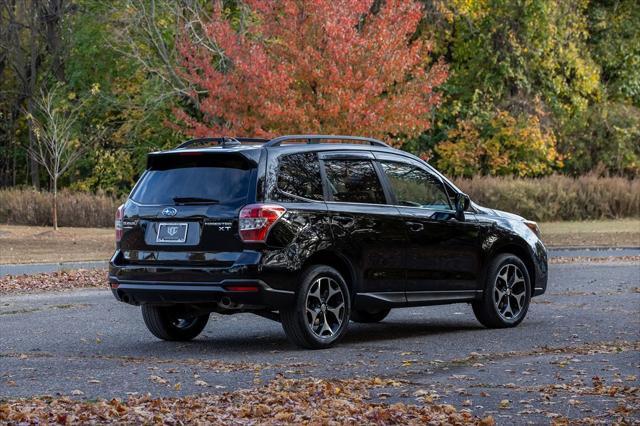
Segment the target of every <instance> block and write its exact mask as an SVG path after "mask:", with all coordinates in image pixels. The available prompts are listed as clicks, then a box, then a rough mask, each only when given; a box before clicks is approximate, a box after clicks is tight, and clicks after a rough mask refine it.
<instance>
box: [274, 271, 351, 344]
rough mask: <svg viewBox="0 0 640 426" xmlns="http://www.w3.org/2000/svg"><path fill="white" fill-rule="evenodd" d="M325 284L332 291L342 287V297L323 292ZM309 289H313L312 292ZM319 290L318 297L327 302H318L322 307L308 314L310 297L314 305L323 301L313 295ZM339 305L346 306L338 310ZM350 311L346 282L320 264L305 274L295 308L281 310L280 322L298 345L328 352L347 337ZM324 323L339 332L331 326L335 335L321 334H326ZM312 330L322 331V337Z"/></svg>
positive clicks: (337, 294) (288, 335) (336, 272)
mask: <svg viewBox="0 0 640 426" xmlns="http://www.w3.org/2000/svg"><path fill="white" fill-rule="evenodd" d="M318 282H319V283H318ZM317 283H318V284H317ZM323 283H324V285H325V288H328V287H326V286H332V287H331V291H334V292H335V291H336V290H337V289H338V288H339V289H340V292H341V294H340V295H339V293H333V294H331V295H329V293H328V291H329V290H328V291H327V292H325V291H324V290H323V287H322V286H323ZM333 283H335V284H333ZM316 284H317V287H316ZM312 286H313V287H312ZM336 286H337V287H336ZM310 290H312V291H311V293H310ZM316 291H317V292H318V294H321V293H322V294H324V295H325V297H326V300H324V298H322V300H324V301H322V302H321V303H319V305H320V306H317V307H314V310H312V312H311V313H308V310H307V302H308V298H311V299H312V302H314V301H315V299H317V300H318V301H320V300H321V298H317V297H316V296H314V294H315V293H316ZM340 302H341V303H342V304H343V306H342V307H341V308H340V307H339V306H340ZM322 305H324V308H322ZM329 308H332V309H333V310H337V311H338V315H336V314H334V313H333V311H332V310H331V309H329ZM313 311H315V317H313V316H311V315H313ZM350 312H351V296H350V294H349V288H348V287H347V284H346V282H345V280H344V279H343V278H342V276H341V275H340V273H339V272H338V271H336V270H335V269H333V268H331V267H330V266H326V265H317V266H312V267H310V268H308V269H307V270H306V271H305V272H304V273H303V274H302V279H301V285H300V288H299V290H298V292H297V294H296V298H295V303H294V306H292V307H291V308H289V309H282V310H280V321H281V322H282V328H283V329H284V332H285V334H286V335H287V337H288V338H289V340H290V341H291V342H292V343H293V344H295V345H296V346H299V347H302V348H307V349H325V348H329V347H331V346H333V345H334V344H336V343H337V342H338V341H340V339H342V337H343V336H344V335H345V333H346V332H347V326H348V324H349V316H350ZM321 316H322V319H323V320H324V321H323V322H322V324H321V323H320V322H319V321H320V318H321ZM338 316H340V318H338ZM314 318H315V320H316V321H318V323H317V326H312V325H311V324H316V321H312V320H313V319H314ZM334 320H335V321H334ZM329 321H332V322H333V323H334V324H329ZM310 323H311V324H310ZM323 324H327V325H334V326H335V327H336V329H335V330H333V328H332V327H329V330H330V331H331V333H332V334H331V335H326V336H325V335H322V334H323V333H324V332H326V331H327V330H325V328H324V325H323ZM313 327H316V328H322V329H321V330H319V333H320V334H318V330H314V329H313ZM323 330H324V331H323Z"/></svg>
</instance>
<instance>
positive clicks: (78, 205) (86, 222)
mask: <svg viewBox="0 0 640 426" xmlns="http://www.w3.org/2000/svg"><path fill="white" fill-rule="evenodd" d="M456 185H458V187H459V188H460V189H461V190H463V191H464V192H466V193H467V194H469V196H470V197H471V199H472V200H474V201H476V202H477V203H479V204H481V205H483V206H486V207H491V208H495V209H499V210H506V211H509V212H513V213H517V214H519V215H522V216H524V217H526V218H527V219H531V220H538V221H554V220H588V219H617V218H624V217H640V179H632V180H630V179H626V178H622V177H598V176H596V175H587V176H582V177H579V178H571V177H566V176H559V175H553V176H547V177H543V178H538V179H529V178H512V177H491V176H476V177H474V178H471V179H459V180H457V181H456ZM50 197H51V194H49V193H47V192H37V191H33V190H27V189H6V190H0V223H7V224H12V225H36V226H51V198H50ZM58 197H59V205H58V220H59V224H60V226H80V227H111V226H113V217H114V214H115V210H116V208H117V207H118V205H119V204H120V203H121V202H122V200H118V199H116V198H112V197H109V196H106V195H101V194H98V195H95V194H89V193H84V192H71V191H68V190H63V191H61V192H60V193H59V194H58Z"/></svg>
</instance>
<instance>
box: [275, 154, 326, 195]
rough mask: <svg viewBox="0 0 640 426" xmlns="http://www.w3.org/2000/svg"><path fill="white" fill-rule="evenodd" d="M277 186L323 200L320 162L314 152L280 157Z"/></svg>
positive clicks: (290, 191)
mask: <svg viewBox="0 0 640 426" xmlns="http://www.w3.org/2000/svg"><path fill="white" fill-rule="evenodd" d="M279 163H280V165H279V168H278V181H277V186H278V189H279V190H280V191H283V192H286V193H287V194H292V195H296V196H298V197H304V198H309V199H311V200H322V199H323V194H322V178H321V177H320V164H319V163H318V158H317V156H316V154H315V153H314V152H307V153H300V154H291V155H285V156H283V157H280V161H279Z"/></svg>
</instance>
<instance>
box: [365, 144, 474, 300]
mask: <svg viewBox="0 0 640 426" xmlns="http://www.w3.org/2000/svg"><path fill="white" fill-rule="evenodd" d="M376 156H377V157H378V160H379V163H380V165H381V168H382V170H383V171H384V175H385V179H386V180H387V182H388V185H389V186H390V188H391V189H392V192H393V194H392V197H393V203H394V204H396V205H397V207H398V209H399V211H400V214H401V216H402V218H403V221H404V225H405V227H406V231H407V235H408V245H407V256H406V258H405V266H406V268H407V284H406V292H407V301H408V302H409V303H412V302H415V303H420V302H429V301H432V302H437V300H439V299H452V298H453V299H455V298H457V297H460V298H462V299H465V298H467V297H469V296H473V295H474V294H475V290H476V288H477V279H478V274H479V273H480V265H481V263H480V259H481V238H480V233H479V228H478V224H477V223H476V222H475V221H474V220H473V219H471V220H465V221H458V220H456V219H455V211H454V209H453V206H452V205H451V201H450V197H449V194H448V193H447V192H446V189H445V187H444V184H443V182H442V180H441V179H440V178H439V176H437V175H436V174H434V173H432V172H431V171H430V170H429V169H428V168H427V167H425V166H424V165H422V164H420V163H419V162H417V161H414V160H412V159H409V158H406V157H402V156H399V155H394V154H376Z"/></svg>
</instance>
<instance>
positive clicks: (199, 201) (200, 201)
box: [173, 197, 220, 204]
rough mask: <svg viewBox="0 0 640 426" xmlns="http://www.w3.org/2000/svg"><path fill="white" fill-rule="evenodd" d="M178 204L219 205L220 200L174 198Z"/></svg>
mask: <svg viewBox="0 0 640 426" xmlns="http://www.w3.org/2000/svg"><path fill="white" fill-rule="evenodd" d="M173 202H174V203H176V204H218V203H219V202H220V200H215V199H213V198H203V197H173Z"/></svg>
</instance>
